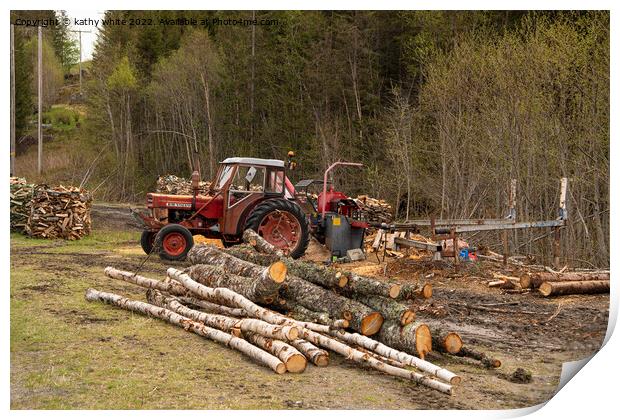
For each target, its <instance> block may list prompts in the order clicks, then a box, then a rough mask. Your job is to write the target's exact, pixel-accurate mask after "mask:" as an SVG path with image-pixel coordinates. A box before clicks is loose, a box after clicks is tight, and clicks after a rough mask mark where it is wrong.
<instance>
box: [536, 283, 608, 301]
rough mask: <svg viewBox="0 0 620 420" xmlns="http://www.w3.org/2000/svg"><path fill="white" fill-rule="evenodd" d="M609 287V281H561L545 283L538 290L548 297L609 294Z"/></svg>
mask: <svg viewBox="0 0 620 420" xmlns="http://www.w3.org/2000/svg"><path fill="white" fill-rule="evenodd" d="M609 287H610V281H609V280H586V281H559V282H545V283H543V284H541V285H540V288H539V289H538V290H539V291H540V293H541V294H542V295H543V296H545V297H547V296H560V295H592V294H598V293H609Z"/></svg>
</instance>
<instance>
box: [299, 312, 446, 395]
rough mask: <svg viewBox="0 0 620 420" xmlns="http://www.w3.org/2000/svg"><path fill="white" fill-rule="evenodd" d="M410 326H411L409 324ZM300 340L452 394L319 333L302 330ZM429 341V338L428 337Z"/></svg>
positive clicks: (439, 386)
mask: <svg viewBox="0 0 620 420" xmlns="http://www.w3.org/2000/svg"><path fill="white" fill-rule="evenodd" d="M410 325H411V324H410ZM302 338H303V339H304V340H307V341H310V342H311V343H312V344H314V345H316V346H320V347H324V348H327V349H329V350H332V351H334V352H336V353H338V354H341V355H342V356H345V357H346V358H347V359H349V360H353V361H354V362H357V363H360V364H364V365H367V366H370V367H371V368H373V369H375V370H378V371H380V372H384V373H387V374H388V375H392V376H397V377H400V378H405V379H410V380H413V381H414V382H416V383H419V384H422V385H426V386H428V387H430V388H432V389H435V390H437V391H440V392H444V393H446V394H450V395H451V394H452V386H451V385H448V384H444V383H442V382H439V381H437V380H435V379H431V378H428V377H426V376H424V375H421V374H419V373H417V372H413V371H410V370H407V369H401V368H397V367H395V366H390V365H387V364H385V363H383V362H381V361H379V360H377V359H375V358H374V357H372V356H370V355H368V354H366V353H364V352H361V351H359V350H356V349H354V348H352V347H350V346H347V345H346V344H344V343H341V342H340V341H338V340H335V339H333V338H331V337H326V336H324V335H321V334H319V333H316V332H314V331H310V330H303V332H302ZM429 339H430V337H429Z"/></svg>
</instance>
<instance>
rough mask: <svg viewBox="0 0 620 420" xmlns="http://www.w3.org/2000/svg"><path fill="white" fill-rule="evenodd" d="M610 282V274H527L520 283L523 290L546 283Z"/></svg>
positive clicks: (521, 278) (522, 276)
mask: <svg viewBox="0 0 620 420" xmlns="http://www.w3.org/2000/svg"><path fill="white" fill-rule="evenodd" d="M586 280H609V273H605V272H602V273H546V272H542V273H525V274H523V275H521V277H520V280H519V282H520V283H521V287H522V288H523V289H536V288H538V287H540V285H541V284H543V283H545V282H548V283H550V282H560V281H586Z"/></svg>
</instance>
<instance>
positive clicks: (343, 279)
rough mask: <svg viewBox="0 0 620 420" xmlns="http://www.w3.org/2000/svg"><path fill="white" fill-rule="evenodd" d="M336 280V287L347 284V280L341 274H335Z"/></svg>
mask: <svg viewBox="0 0 620 420" xmlns="http://www.w3.org/2000/svg"><path fill="white" fill-rule="evenodd" d="M336 278H337V279H338V287H344V286H346V285H347V283H348V282H349V278H348V277H347V276H345V275H343V274H342V273H341V272H337V273H336Z"/></svg>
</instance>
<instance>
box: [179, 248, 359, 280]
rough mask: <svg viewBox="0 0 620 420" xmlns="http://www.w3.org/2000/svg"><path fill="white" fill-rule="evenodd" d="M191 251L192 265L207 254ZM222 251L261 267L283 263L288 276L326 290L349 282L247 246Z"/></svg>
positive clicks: (336, 274)
mask: <svg viewBox="0 0 620 420" xmlns="http://www.w3.org/2000/svg"><path fill="white" fill-rule="evenodd" d="M195 248H196V247H194V249H195ZM192 251H193V250H191V251H190V252H189V254H188V258H189V260H190V261H192V262H194V264H196V263H197V262H198V261H199V260H200V257H199V255H202V254H204V253H206V252H208V251H204V250H200V249H197V250H196V251H193V252H192ZM223 251H224V252H225V253H227V254H229V255H232V256H234V257H237V258H239V259H242V260H244V261H249V262H251V263H253V264H257V265H263V266H266V265H269V264H272V263H274V262H275V261H278V260H280V261H282V262H284V264H286V267H287V268H288V273H289V274H290V275H294V276H297V277H300V278H302V279H304V280H307V281H309V282H311V283H314V284H317V285H319V286H323V287H326V288H328V289H336V290H338V289H340V288H342V287H344V286H346V284H347V282H348V281H349V279H348V277H347V276H345V275H343V274H342V273H341V272H340V271H338V270H333V269H331V268H328V267H322V266H319V265H316V264H314V263H311V262H305V261H300V260H294V259H292V258H288V257H282V258H281V257H278V256H276V255H272V254H261V253H258V252H256V251H255V250H254V249H252V248H250V247H247V246H234V247H232V248H228V249H225V250H223Z"/></svg>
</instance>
